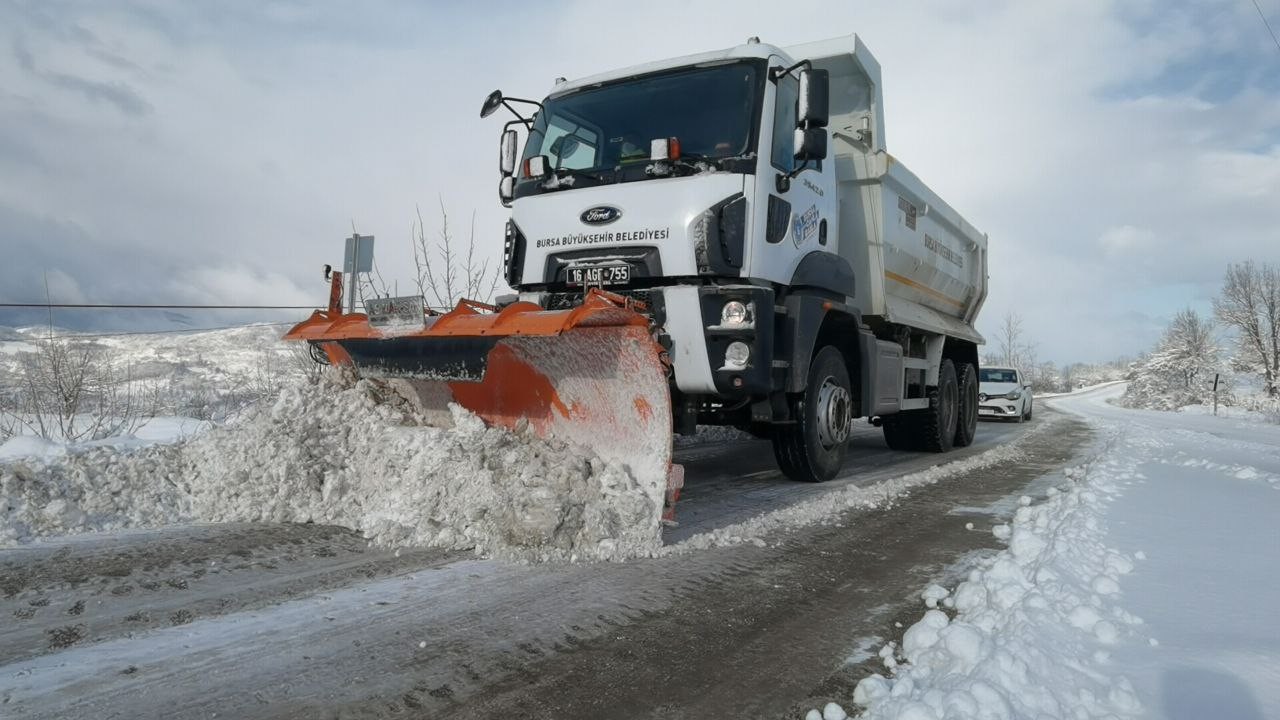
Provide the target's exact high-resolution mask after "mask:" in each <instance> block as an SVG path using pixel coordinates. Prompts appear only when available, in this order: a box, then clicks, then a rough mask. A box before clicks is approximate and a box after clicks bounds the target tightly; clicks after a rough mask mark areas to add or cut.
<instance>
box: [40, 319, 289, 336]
mask: <svg viewBox="0 0 1280 720" xmlns="http://www.w3.org/2000/svg"><path fill="white" fill-rule="evenodd" d="M296 324H297V323H294V322H269V323H248V324H246V325H220V326H218V327H207V328H179V329H174V330H129V331H122V332H110V333H95V334H92V335H82V334H80V333H65V334H63V335H54V336H53V339H55V340H61V339H63V338H71V339H76V340H95V339H97V338H112V337H123V336H126V335H170V334H178V333H202V332H212V331H214V330H238V329H241V328H251V327H275V326H280V325H296Z"/></svg>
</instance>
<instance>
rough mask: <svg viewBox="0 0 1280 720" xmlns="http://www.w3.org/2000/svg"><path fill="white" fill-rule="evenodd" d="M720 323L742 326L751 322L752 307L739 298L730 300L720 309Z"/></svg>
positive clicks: (727, 325)
mask: <svg viewBox="0 0 1280 720" xmlns="http://www.w3.org/2000/svg"><path fill="white" fill-rule="evenodd" d="M720 324H721V325H722V326H724V327H742V326H745V325H750V324H751V309H750V308H749V307H747V305H746V304H745V303H742V302H740V301H738V300H730V301H729V302H727V303H725V304H724V308H723V309H721V310H720Z"/></svg>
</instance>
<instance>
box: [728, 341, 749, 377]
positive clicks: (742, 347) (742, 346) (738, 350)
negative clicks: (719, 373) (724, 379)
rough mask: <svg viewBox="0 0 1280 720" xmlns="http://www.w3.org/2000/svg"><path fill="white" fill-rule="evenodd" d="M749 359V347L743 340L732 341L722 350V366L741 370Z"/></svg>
mask: <svg viewBox="0 0 1280 720" xmlns="http://www.w3.org/2000/svg"><path fill="white" fill-rule="evenodd" d="M749 359H751V348H750V347H748V346H747V344H746V343H744V342H738V341H736V340H735V341H734V342H731V343H729V347H728V348H726V349H725V351H724V366H725V367H727V368H734V369H737V370H741V369H742V368H745V367H746V366H747V360H749Z"/></svg>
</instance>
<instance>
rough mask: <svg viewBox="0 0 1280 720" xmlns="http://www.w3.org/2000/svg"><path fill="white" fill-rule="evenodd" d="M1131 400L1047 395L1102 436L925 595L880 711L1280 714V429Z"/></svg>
mask: <svg viewBox="0 0 1280 720" xmlns="http://www.w3.org/2000/svg"><path fill="white" fill-rule="evenodd" d="M1123 392H1124V387H1123V386H1116V387H1110V388H1103V389H1098V390H1095V391H1092V392H1086V393H1081V394H1077V395H1073V396H1067V397H1062V398H1059V399H1056V400H1053V401H1050V402H1049V403H1048V404H1049V406H1050V407H1055V408H1056V409H1058V410H1061V411H1064V412H1067V413H1070V414H1073V415H1075V416H1077V417H1079V418H1080V419H1082V420H1083V421H1085V422H1087V423H1088V424H1089V425H1090V426H1092V427H1093V429H1094V435H1095V437H1096V442H1095V443H1094V445H1093V447H1092V448H1090V449H1088V450H1087V452H1085V453H1084V454H1083V455H1082V456H1081V457H1080V458H1079V462H1077V463H1076V464H1073V465H1072V466H1069V467H1067V468H1064V469H1063V470H1062V471H1061V472H1055V473H1050V474H1049V475H1046V476H1045V478H1044V481H1045V482H1047V483H1048V484H1049V485H1051V486H1052V488H1053V489H1052V491H1051V492H1050V493H1049V494H1048V497H1047V499H1045V500H1044V501H1042V502H1039V503H1034V502H1033V501H1032V498H1026V499H1024V500H1023V503H1022V504H1023V505H1024V507H1022V508H1021V509H1018V510H1017V511H1016V513H1014V515H1013V518H1012V522H1011V523H1010V525H1009V526H1006V527H998V528H996V529H995V532H996V534H997V535H998V536H999V537H1001V538H1004V539H1006V540H1007V541H1008V543H1009V545H1008V548H1007V549H1006V550H1004V551H1002V552H1000V553H998V554H997V555H995V556H993V557H990V558H987V559H985V560H983V561H981V562H980V563H978V565H977V566H976V567H975V568H974V569H973V570H971V571H970V572H969V573H968V574H967V577H966V578H965V580H964V581H963V582H961V583H959V584H958V585H950V586H947V587H942V586H932V587H930V588H929V589H928V590H927V591H926V592H925V596H926V598H928V599H929V601H930V607H933V604H938V601H939V600H941V601H942V603H941V604H939V605H938V608H937V609H930V610H928V611H927V612H924V615H923V617H922V618H921V619H920V620H919V621H918V622H915V623H914V624H913V625H912V626H911V627H910V628H908V629H906V630H905V632H903V633H899V634H896V635H895V636H894V637H893V643H892V644H890V645H888V646H886V648H885V649H884V650H883V651H882V657H884V658H885V662H884V665H885V667H881V668H877V670H878V673H877V674H874V675H870V676H868V677H867V678H866V679H865V680H864V681H863V682H862V683H861V684H859V686H858V689H857V692H856V693H855V695H854V697H855V698H856V702H858V703H860V704H862V705H864V706H866V717H867V718H868V719H874V720H908V719H911V720H926V719H928V720H937V719H938V718H942V717H947V718H952V717H954V718H969V717H974V718H988V717H990V718H1023V717H1028V718H1030V717H1035V718H1041V717H1053V718H1059V717H1061V718H1067V717H1069V718H1080V719H1084V718H1121V717H1125V718H1127V717H1142V718H1152V719H1168V720H1192V719H1195V720H1201V719H1204V718H1223V719H1225V720H1262V718H1274V717H1280V620H1278V619H1277V615H1276V613H1275V610H1274V609H1275V608H1276V607H1277V606H1280V574H1278V573H1277V570H1278V569H1280V564H1278V563H1277V554H1276V553H1277V548H1280V522H1278V521H1280V495H1278V494H1277V491H1278V490H1280V427H1277V426H1275V425H1267V424H1264V423H1263V422H1261V419H1260V418H1259V419H1258V420H1254V421H1249V420H1246V419H1241V418H1239V417H1235V418H1230V419H1228V418H1218V417H1213V416H1209V415H1205V414H1204V413H1202V412H1195V411H1187V412H1180V413H1165V412H1153V411H1136V410H1128V409H1123V408H1120V407H1117V406H1115V405H1112V404H1110V403H1109V401H1110V400H1112V399H1114V398H1116V397H1119V396H1120V395H1121V394H1122V393H1123ZM836 714H837V715H838V714H839V713H836Z"/></svg>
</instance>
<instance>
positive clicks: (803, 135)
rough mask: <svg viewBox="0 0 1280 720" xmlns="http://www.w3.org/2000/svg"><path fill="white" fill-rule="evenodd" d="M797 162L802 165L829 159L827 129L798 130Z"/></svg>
mask: <svg viewBox="0 0 1280 720" xmlns="http://www.w3.org/2000/svg"><path fill="white" fill-rule="evenodd" d="M795 142H796V160H799V161H800V162H801V163H802V164H803V163H806V162H809V161H810V160H824V159H826V157H827V130H826V128H820V127H811V128H796V140H795Z"/></svg>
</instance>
